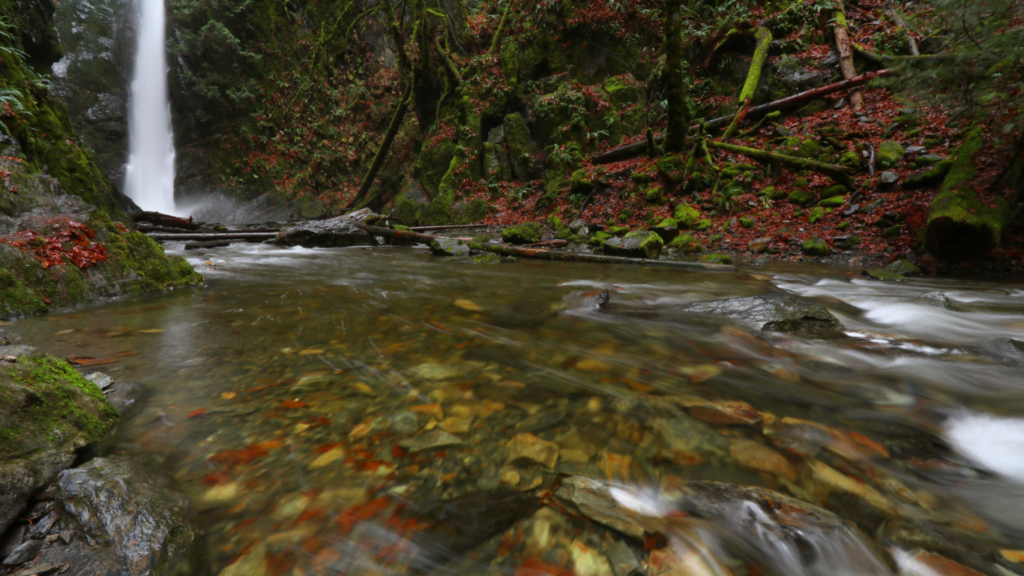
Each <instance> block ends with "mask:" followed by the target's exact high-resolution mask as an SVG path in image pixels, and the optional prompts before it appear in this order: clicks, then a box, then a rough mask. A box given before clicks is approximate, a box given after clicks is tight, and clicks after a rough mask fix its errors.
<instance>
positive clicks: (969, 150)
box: [924, 127, 1009, 262]
mask: <svg viewBox="0 0 1024 576" xmlns="http://www.w3.org/2000/svg"><path fill="white" fill-rule="evenodd" d="M984 145H985V133H984V130H983V129H982V128H980V127H979V128H975V129H973V130H972V131H971V132H970V133H969V134H968V136H967V138H966V140H964V143H963V144H961V145H960V147H959V148H958V149H957V151H956V157H955V159H954V160H953V162H952V165H951V166H950V168H949V173H948V174H947V175H946V178H945V179H944V180H943V181H942V186H940V187H939V193H938V195H936V196H935V199H934V200H933V201H932V203H931V206H929V208H928V222H927V224H926V225H925V230H924V245H925V249H926V250H928V252H929V253H931V254H932V255H933V256H935V257H936V258H939V259H940V260H946V261H949V262H962V261H964V260H968V259H970V258H974V257H977V256H980V255H982V254H985V253H986V252H988V251H989V250H991V249H992V248H995V247H996V246H998V245H999V243H1000V241H1001V240H1002V236H1003V228H1004V226H1005V225H1006V222H1007V219H1008V216H1009V210H1008V209H1007V204H1006V202H1005V200H1002V199H1001V198H1000V199H997V200H996V203H995V206H993V207H990V206H988V205H986V204H983V203H982V202H981V201H980V200H979V199H978V195H977V192H975V191H974V188H973V187H972V186H971V185H970V184H971V181H972V180H974V179H975V178H976V177H977V174H978V172H977V168H976V167H975V158H976V157H977V156H978V155H979V153H980V152H981V150H982V148H983V147H984ZM940 164H941V163H940ZM936 166H938V165H936Z"/></svg>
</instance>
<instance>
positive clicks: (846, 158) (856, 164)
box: [839, 150, 861, 170]
mask: <svg viewBox="0 0 1024 576" xmlns="http://www.w3.org/2000/svg"><path fill="white" fill-rule="evenodd" d="M839 165H840V166H845V167H847V168H850V169H851V170H860V167H861V161H860V154H857V153H856V152H854V151H853V150H848V151H846V152H843V155H842V156H840V157H839Z"/></svg>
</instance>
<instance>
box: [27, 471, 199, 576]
mask: <svg viewBox="0 0 1024 576" xmlns="http://www.w3.org/2000/svg"><path fill="white" fill-rule="evenodd" d="M57 502H58V505H59V507H60V510H61V518H60V523H59V530H61V532H62V534H63V535H64V536H68V537H67V538H64V537H63V536H62V538H58V539H53V541H51V540H50V539H46V541H45V542H46V543H45V544H44V546H43V549H42V552H41V553H40V556H39V561H40V562H46V563H53V564H69V565H70V569H69V570H68V571H67V572H65V574H69V575H71V576H79V575H81V576H85V575H89V576H107V575H109V576H114V575H117V576H121V575H130V576H162V575H177V574H201V573H203V572H204V568H205V563H204V562H203V548H202V546H201V543H200V541H199V530H198V527H197V526H196V524H195V522H194V520H193V518H192V515H193V514H192V507H191V505H190V504H189V502H188V499H186V498H185V497H184V496H182V495H181V494H177V493H174V492H171V491H169V490H167V489H165V488H163V487H162V486H161V485H160V483H159V482H158V481H157V480H156V479H155V478H154V477H152V476H151V475H149V474H148V473H146V472H144V471H143V470H142V469H141V468H139V467H138V466H137V465H136V464H134V463H133V462H132V461H131V460H130V459H128V458H121V457H117V458H97V459H95V460H91V461H90V462H88V463H86V464H85V465H83V466H82V467H81V468H73V469H70V470H65V471H64V472H62V473H61V475H60V478H59V479H58V481H57ZM65 531H66V532H67V533H66V534H65Z"/></svg>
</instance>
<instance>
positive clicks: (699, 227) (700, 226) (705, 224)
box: [693, 218, 711, 232]
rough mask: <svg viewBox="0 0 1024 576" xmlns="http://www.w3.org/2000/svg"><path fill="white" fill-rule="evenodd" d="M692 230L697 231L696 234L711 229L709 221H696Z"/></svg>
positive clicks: (705, 219)
mask: <svg viewBox="0 0 1024 576" xmlns="http://www.w3.org/2000/svg"><path fill="white" fill-rule="evenodd" d="M693 229H694V230H695V231H697V232H703V231H705V230H709V229H711V220H710V219H708V218H704V219H703V220H698V221H697V223H696V224H694V225H693Z"/></svg>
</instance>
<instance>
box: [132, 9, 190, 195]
mask: <svg viewBox="0 0 1024 576" xmlns="http://www.w3.org/2000/svg"><path fill="white" fill-rule="evenodd" d="M135 10H136V13H137V17H138V20H137V23H138V26H137V28H136V38H137V45H136V50H135V72H134V74H133V76H132V84H131V97H130V98H129V101H128V106H129V111H128V145H129V150H128V166H127V170H126V172H125V191H126V193H127V194H128V196H129V197H130V198H131V199H132V200H134V201H135V203H136V204H138V205H139V206H140V207H141V208H142V209H143V210H150V211H154V212H162V213H164V214H177V209H176V207H175V203H174V134H173V133H172V130H171V107H170V103H169V101H168V93H167V55H166V46H165V42H164V38H165V28H164V27H165V16H164V2H163V0H136V4H135Z"/></svg>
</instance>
